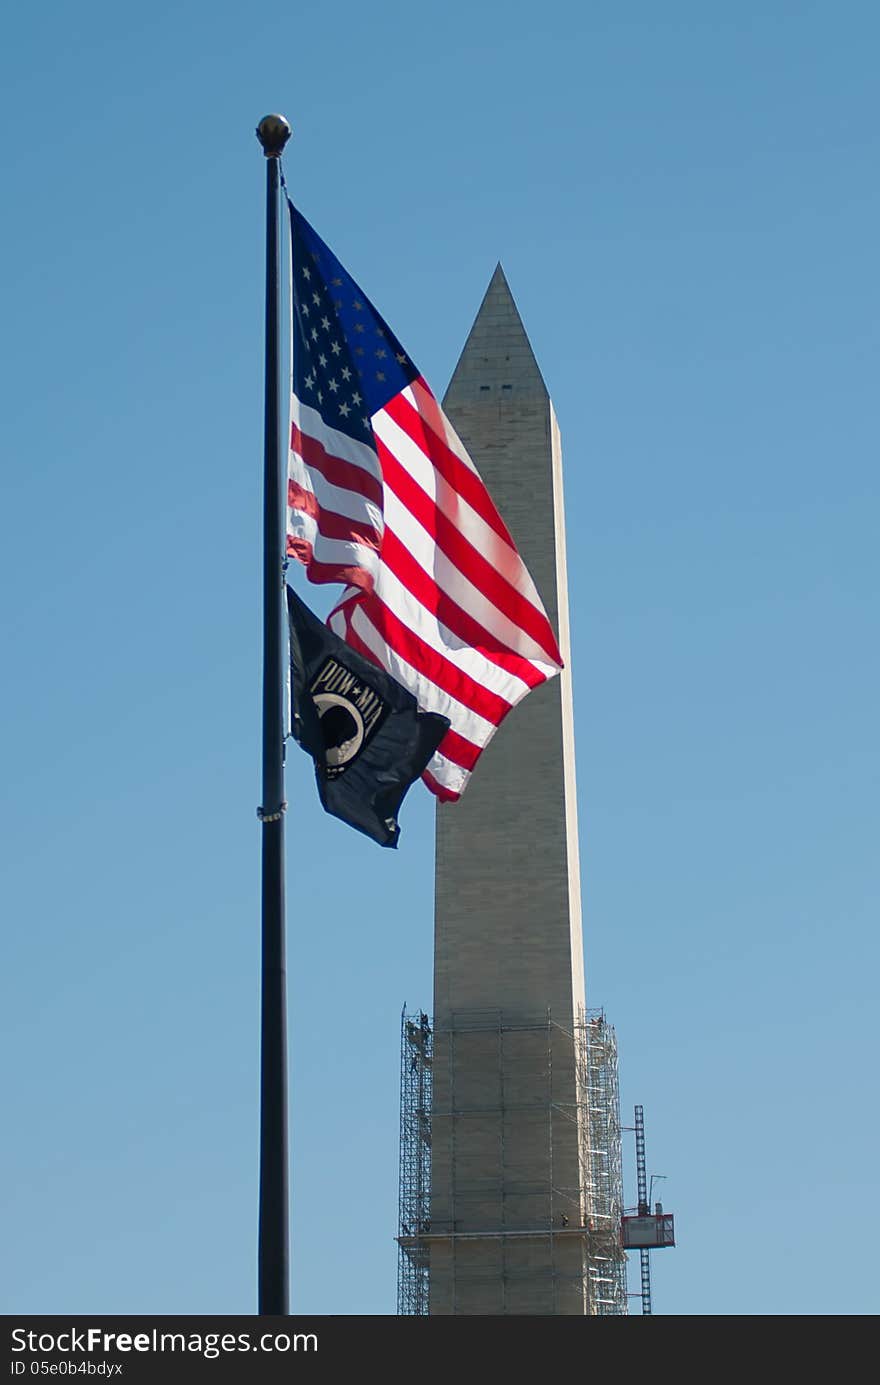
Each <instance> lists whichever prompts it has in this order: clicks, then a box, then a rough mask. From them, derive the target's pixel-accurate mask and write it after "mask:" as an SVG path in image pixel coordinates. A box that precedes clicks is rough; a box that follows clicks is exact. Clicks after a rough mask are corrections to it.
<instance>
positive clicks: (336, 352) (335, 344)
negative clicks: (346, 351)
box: [330, 341, 342, 356]
mask: <svg viewBox="0 0 880 1385" xmlns="http://www.w3.org/2000/svg"><path fill="white" fill-rule="evenodd" d="M330 350H331V351H332V352H333V355H334V356H338V355H339V353H340V351H341V350H342V347H341V346H340V345H339V342H338V341H331V343H330Z"/></svg>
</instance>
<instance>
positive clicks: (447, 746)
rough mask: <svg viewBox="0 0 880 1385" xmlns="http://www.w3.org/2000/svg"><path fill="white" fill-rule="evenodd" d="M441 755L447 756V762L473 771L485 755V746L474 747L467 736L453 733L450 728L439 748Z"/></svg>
mask: <svg viewBox="0 0 880 1385" xmlns="http://www.w3.org/2000/svg"><path fill="white" fill-rule="evenodd" d="M437 749H438V750H439V752H440V754H441V755H445V756H446V759H447V760H452V761H453V763H454V764H456V765H460V767H461V768H462V769H467V770H471V769H473V767H474V765H475V764H476V763H477V761H478V760H479V758H480V755H481V754H482V753H483V750H484V749H485V746H482V745H474V743H473V741H469V740H468V739H467V738H466V737H465V736H461V735H459V733H458V732H457V731H453V729H452V727H451V726H450V728H449V730H448V731H447V732H446V735H445V736H444V737H443V739H442V741H441V742H440V744H439V746H438V747H437Z"/></svg>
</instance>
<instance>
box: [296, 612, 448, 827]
mask: <svg viewBox="0 0 880 1385" xmlns="http://www.w3.org/2000/svg"><path fill="white" fill-rule="evenodd" d="M287 611H288V616H289V620H290V673H291V726H292V729H293V736H294V739H295V740H297V741H298V742H299V744H300V745H301V746H302V748H303V750H306V751H308V753H309V754H310V755H311V757H312V759H313V760H314V762H315V778H316V779H317V781H318V793H319V794H320V796H321V802H322V803H323V805H324V807H325V809H326V810H327V812H328V813H332V814H333V816H334V817H337V818H342V820H343V822H347V823H349V824H350V825H351V826H352V827H356V828H357V829H358V831H359V832H365V833H366V835H367V836H368V837H372V838H373V841H375V842H378V843H379V844H380V846H397V839H398V837H399V836H400V828H399V827H398V825H397V813H398V810H399V808H400V805H401V803H402V802H403V797H404V794H405V793H406V791H407V789H408V788H409V786H410V784H411V783H412V782H413V780H414V779H418V777H419V775H420V774H421V772H422V770H423V769H424V768H425V766H426V765H427V763H428V761H429V760H430V758H431V756H432V755H433V754H434V751H435V750H436V749H437V746H438V745H439V744H440V741H441V740H442V739H443V737H444V736H445V734H446V732H447V731H448V729H449V719H448V718H447V717H442V716H439V715H438V714H437V713H436V712H420V711H419V709H418V705H417V703H416V700H415V698H414V697H413V695H412V693H409V692H407V691H406V689H405V688H402V687H401V686H400V684H399V683H397V682H395V680H394V679H393V678H392V677H391V676H390V675H389V674H387V673H385V671H384V670H383V669H381V668H378V667H377V666H376V664H372V663H370V661H369V660H368V659H365V658H363V656H362V655H360V654H358V653H357V651H356V650H354V649H352V648H351V646H350V645H347V644H346V643H345V641H344V640H341V639H340V638H339V636H338V635H335V634H334V633H333V631H332V630H328V628H327V626H326V625H323V624H322V623H321V621H320V620H319V619H318V617H317V616H316V615H314V614H313V612H312V611H310V610H309V608H308V606H306V605H305V603H304V602H302V601H301V600H300V599H299V597H298V596H297V594H296V592H295V591H293V590H292V589H291V588H290V587H288V588H287Z"/></svg>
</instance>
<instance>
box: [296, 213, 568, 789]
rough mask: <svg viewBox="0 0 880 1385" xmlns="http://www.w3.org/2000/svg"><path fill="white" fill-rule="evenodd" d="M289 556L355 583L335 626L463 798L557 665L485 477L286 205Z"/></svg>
mask: <svg viewBox="0 0 880 1385" xmlns="http://www.w3.org/2000/svg"><path fill="white" fill-rule="evenodd" d="M290 223H291V250H292V284H293V345H292V390H291V408H290V419H291V429H290V470H289V481H288V529H287V552H288V554H289V555H290V556H291V557H295V558H298V559H299V561H300V562H301V563H303V564H304V566H305V568H306V571H307V574H308V576H309V578H310V580H311V581H312V582H342V583H344V584H345V591H344V592H343V594H342V596H341V598H340V600H339V602H338V603H337V605H336V606H335V608H334V610H333V611H332V612H331V614H330V616H329V617H328V621H327V623H328V625H329V626H330V628H331V629H332V630H334V631H335V633H336V634H338V635H340V636H341V637H342V638H343V639H344V640H345V641H346V642H347V643H348V644H349V645H351V646H352V648H354V649H356V650H358V652H359V653H361V654H363V655H365V656H366V657H367V658H369V659H371V660H372V661H373V662H374V663H376V664H378V665H379V666H380V667H381V668H384V669H385V670H386V672H387V673H389V674H390V675H391V676H392V677H393V678H394V679H396V680H397V682H398V683H400V684H402V685H403V686H404V687H405V688H407V689H408V690H409V691H410V692H411V693H412V694H413V696H414V697H415V699H416V701H417V703H418V705H419V707H420V708H421V709H422V710H423V711H426V712H437V713H439V714H440V715H442V716H445V717H448V718H449V722H450V727H449V730H448V731H447V733H446V735H445V736H444V738H443V740H442V741H441V742H440V745H439V747H438V749H437V752H436V754H435V755H434V757H433V759H432V760H431V761H430V762H429V764H428V767H427V769H426V770H425V772H424V774H423V776H422V777H423V779H424V781H425V783H426V784H427V786H428V788H429V789H431V790H432V792H433V793H435V794H436V795H437V796H438V798H440V799H445V800H450V799H456V798H458V797H459V795H460V794H461V793H462V792H463V790H464V788H465V786H466V784H467V781H468V778H469V776H470V774H471V772H472V770H473V768H474V766H475V764H476V762H477V759H478V758H479V755H480V752H481V751H482V750H483V749H484V747H485V746H486V745H487V744H488V742H489V741H490V740H491V738H492V736H493V735H494V733H495V731H496V730H497V728H498V726H499V725H500V724H501V722H502V721H503V719H504V717H505V716H506V715H507V713H508V712H509V711H510V710H511V708H512V707H514V706H516V704H517V702H519V701H520V699H521V698H522V697H524V696H525V695H526V693H527V692H528V691H529V690H530V689H531V688H534V687H536V686H537V684H539V683H543V682H544V681H545V680H546V679H548V678H552V677H553V675H554V674H555V673H557V672H558V670H559V669H560V668H561V667H562V659H561V657H560V654H559V648H558V646H557V643H556V637H555V635H554V633H553V629H552V626H551V625H550V622H549V620H548V619H547V615H546V612H545V610H544V607H543V605H542V604H541V599H540V597H539V596H538V593H537V591H536V589H535V585H534V583H533V582H532V579H531V577H530V576H529V574H528V572H527V570H526V567H525V564H524V563H523V561H522V559H521V558H520V556H519V553H518V552H517V550H516V547H515V545H514V543H513V540H512V538H511V537H510V534H509V533H508V530H507V528H506V526H505V524H504V521H503V520H502V519H501V516H500V515H499V514H498V511H497V510H496V508H495V506H494V504H493V503H492V500H491V498H490V496H489V493H488V491H487V490H486V487H485V486H484V485H483V482H482V481H481V480H480V477H479V475H478V473H477V469H476V467H475V466H474V464H473V462H472V461H471V459H470V457H469V456H468V454H467V452H466V451H465V448H464V446H463V445H462V443H461V440H460V439H459V438H458V436H457V435H456V433H455V430H454V429H453V427H452V425H451V423H450V422H449V420H448V419H447V418H446V416H445V414H444V413H443V410H442V409H441V408H440V405H439V404H438V402H437V400H436V399H435V398H434V395H433V394H432V393H431V390H430V389H429V387H428V385H427V384H426V383H425V381H424V380H423V379H422V377H421V375H420V374H419V372H418V370H417V368H416V367H415V365H413V363H412V361H411V360H410V358H409V356H408V355H407V354H406V352H405V351H404V350H403V347H402V346H401V344H400V342H399V341H398V340H397V338H396V337H395V335H394V333H393V332H392V331H391V330H390V329H389V327H388V326H387V324H386V323H385V321H384V320H383V318H382V317H381V316H380V315H379V313H378V312H377V311H376V309H375V308H374V307H373V305H372V303H371V302H370V300H369V299H368V298H367V297H366V295H365V294H364V293H362V292H361V290H360V288H359V287H358V285H357V284H356V283H355V282H354V280H353V279H352V277H351V275H350V274H348V272H347V271H346V270H345V269H343V267H342V265H341V264H340V263H339V261H338V260H337V258H336V256H335V255H334V254H333V252H332V251H331V250H330V249H329V248H328V246H326V245H325V244H324V242H323V241H322V240H321V238H320V237H319V236H318V234H317V233H316V232H315V231H314V230H313V228H312V227H311V226H310V225H309V223H308V222H307V221H306V219H305V218H304V217H303V216H302V215H301V214H300V212H298V211H297V210H296V208H295V207H294V206H293V205H292V204H291V205H290Z"/></svg>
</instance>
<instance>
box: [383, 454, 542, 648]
mask: <svg viewBox="0 0 880 1385" xmlns="http://www.w3.org/2000/svg"><path fill="white" fill-rule="evenodd" d="M376 442H377V445H378V448H379V458H380V461H381V463H382V476H383V478H384V481H385V484H386V486H389V487H390V488H391V490H393V491H394V494H395V495H396V496H397V498H398V500H399V501H400V503H401V504H402V505H405V506H406V508H407V509H408V510H409V512H410V514H411V515H412V516H413V517H414V518H415V519H416V520H418V522H419V523H420V524H421V526H422V528H423V529H425V530H426V531H427V533H428V534H430V536H431V537H432V538H433V539H434V541H435V543H436V544H437V546H438V548H440V549H441V550H442V551H443V552H444V553H445V554H446V556H447V557H448V558H449V559H450V561H451V562H453V563H454V564H455V566H456V567H457V568H458V570H459V571H460V572H461V573H463V574H464V576H465V577H467V578H468V580H469V581H470V582H472V583H473V585H474V586H475V587H476V588H477V589H478V591H480V592H482V593H483V595H484V596H486V597H487V598H488V599H489V600H490V601H491V602H492V604H493V605H494V606H496V607H497V608H498V610H499V611H502V612H503V613H504V615H506V616H507V617H508V619H509V620H511V621H512V622H513V624H514V625H517V626H519V628H520V629H521V630H524V631H525V632H526V634H528V635H530V636H531V638H532V639H533V640H534V641H535V642H536V643H537V644H538V645H539V646H540V648H541V649H543V650H544V651H545V652H546V654H547V656H548V658H549V659H550V660H551V661H552V662H554V663H558V664H561V663H562V659H561V656H560V654H559V650H558V649H557V647H556V640H555V637H554V635H553V631H552V629H551V627H550V622H549V621H548V619H547V617H546V616H544V615H542V614H541V612H540V611H537V610H536V609H535V607H534V606H533V605H532V604H531V602H529V601H527V600H526V599H525V597H524V596H522V595H521V593H520V592H518V591H517V590H516V588H515V587H512V586H511V585H510V583H509V582H508V581H506V579H505V578H504V577H502V576H501V573H500V572H498V571H497V570H496V569H495V568H494V567H492V565H491V563H489V562H487V560H486V559H485V558H484V557H483V555H482V553H480V552H479V551H478V550H477V549H476V548H475V547H474V545H473V544H472V543H470V542H469V540H468V539H466V538H465V537H464V535H463V534H462V533H461V532H460V531H459V530H458V529H457V528H456V527H455V525H454V524H453V523H452V521H451V520H450V519H448V518H447V517H446V515H444V514H443V512H442V510H440V509H439V507H438V506H437V505H436V504H435V502H434V501H433V500H431V499H430V497H429V496H428V495H426V493H425V492H424V491H423V490H422V488H421V486H419V485H418V484H417V483H416V482H415V481H414V480H413V478H412V477H411V476H410V474H409V472H408V471H406V470H405V469H404V467H402V466H401V464H400V462H398V460H397V458H396V457H395V456H394V455H393V453H392V452H390V451H389V450H388V448H387V447H386V446H385V444H384V443H383V442H382V440H381V438H379V437H378V436H377V437H376Z"/></svg>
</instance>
